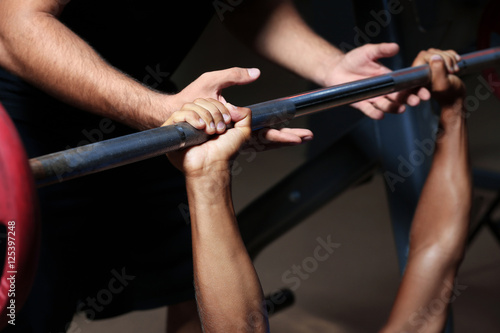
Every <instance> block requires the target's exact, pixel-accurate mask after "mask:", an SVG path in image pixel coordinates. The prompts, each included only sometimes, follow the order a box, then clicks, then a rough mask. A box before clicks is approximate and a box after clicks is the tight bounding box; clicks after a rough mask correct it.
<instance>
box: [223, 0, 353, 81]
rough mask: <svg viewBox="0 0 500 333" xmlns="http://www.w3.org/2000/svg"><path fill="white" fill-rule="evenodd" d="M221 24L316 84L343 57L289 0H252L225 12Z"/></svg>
mask: <svg viewBox="0 0 500 333" xmlns="http://www.w3.org/2000/svg"><path fill="white" fill-rule="evenodd" d="M224 23H226V25H227V26H228V27H229V29H230V30H231V31H232V32H233V33H235V34H236V35H237V36H238V37H239V38H240V39H242V40H243V41H245V42H247V43H248V44H249V45H250V46H251V47H253V48H254V49H255V50H256V51H257V52H259V53H260V54H262V55H263V56H265V57H266V58H268V59H270V60H271V61H273V62H275V63H277V64H279V65H281V66H283V67H285V68H287V69H289V70H291V71H292V72H294V73H296V74H298V75H300V76H302V77H304V78H306V79H308V80H311V81H313V82H315V83H317V84H319V85H323V86H324V85H326V84H327V81H326V79H327V78H326V74H327V73H329V72H330V71H331V70H332V68H333V67H335V64H337V63H338V61H339V60H340V58H341V57H343V53H342V52H341V51H340V50H339V49H337V48H336V47H334V46H333V45H331V44H330V43H329V42H327V41H326V40H325V39H323V38H322V37H320V36H319V35H317V34H316V33H315V32H314V31H313V30H312V29H311V28H310V27H309V26H308V25H307V24H306V23H305V22H304V20H303V19H302V18H301V16H300V14H299V13H298V11H297V9H296V8H295V6H294V4H293V2H292V1H289V0H272V1H266V0H258V1H252V2H250V3H249V4H248V5H247V6H245V7H244V8H241V9H240V8H239V7H238V8H236V9H235V10H234V12H233V13H231V14H228V15H227V19H225V20H224Z"/></svg>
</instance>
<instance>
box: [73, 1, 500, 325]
mask: <svg viewBox="0 0 500 333" xmlns="http://www.w3.org/2000/svg"><path fill="white" fill-rule="evenodd" d="M296 3H297V5H298V7H299V9H300V11H301V13H302V14H303V16H304V18H305V19H306V20H307V21H308V22H309V23H310V24H311V26H312V27H313V28H314V29H315V30H316V31H317V32H318V33H320V34H321V35H323V36H324V37H325V38H327V39H328V40H330V41H331V42H332V43H335V44H336V45H339V46H341V47H344V49H345V50H346V51H347V50H348V49H349V46H358V45H356V42H357V41H361V42H363V43H364V42H378V40H377V38H375V37H378V36H373V38H372V36H368V35H366V31H364V30H363V27H366V26H364V25H360V24H359V23H357V20H356V15H355V13H356V10H357V9H356V8H355V7H356V6H358V7H359V6H361V7H362V6H365V7H366V6H367V3H369V2H367V1H356V2H355V5H353V2H351V1H350V0H336V1H325V0H310V1H306V0H299V1H296ZM393 3H396V4H398V5H400V6H402V7H404V9H405V12H404V14H401V15H406V16H405V20H404V22H406V23H405V24H406V26H404V27H402V28H401V27H399V29H400V31H397V33H398V34H399V38H400V39H399V42H400V45H401V47H402V51H403V52H404V54H405V57H406V58H407V59H412V58H413V57H414V56H415V55H416V53H417V52H418V50H421V49H426V48H428V47H436V48H441V49H448V48H451V49H455V50H457V51H459V53H466V52H470V51H474V50H475V48H476V40H477V31H478V28H479V25H480V24H482V22H481V15H482V13H483V11H484V8H485V6H486V4H487V1H472V0H470V1H466V0H460V1H459V0H446V1H445V0H439V1H404V0H403V1H401V2H399V1H396V0H394V1H393ZM365 9H367V11H368V12H370V7H366V8H365ZM499 15H500V14H499ZM373 19H375V17H373ZM360 31H361V33H363V32H365V37H366V36H367V37H366V38H365V37H363V36H362V35H361V34H360ZM493 39H494V38H493ZM387 41H389V40H387ZM403 64H404V62H403ZM404 65H406V64H404ZM232 66H239V67H258V68H260V69H261V71H262V75H261V78H260V79H259V80H258V81H257V82H255V83H252V84H251V85H250V86H245V87H241V86H240V87H234V88H230V89H228V90H227V91H226V93H225V97H226V99H227V100H228V101H230V102H232V103H233V104H237V105H249V104H253V103H258V102H262V101H266V100H269V99H273V98H278V97H283V96H287V95H291V94H295V93H298V92H303V91H307V90H311V89H313V88H315V87H314V86H313V85H312V84H311V83H309V82H307V81H304V80H303V79H301V78H298V77H297V76H295V75H293V74H291V73H289V72H287V71H285V70H283V69H281V68H278V67H277V66H275V65H274V64H271V63H269V62H267V61H265V60H263V59H262V58H260V57H258V56H256V55H255V54H253V53H252V52H251V51H250V50H249V49H247V48H246V47H245V46H243V45H241V44H240V43H239V42H238V41H237V40H235V39H234V38H233V37H232V36H231V35H230V34H229V33H228V32H227V31H226V30H225V29H224V27H223V25H222V24H221V22H220V20H219V19H218V18H217V17H214V19H213V20H212V21H211V23H210V25H209V26H208V28H207V29H206V31H205V33H204V34H203V35H202V37H201V38H200V40H199V41H198V43H197V44H196V45H195V47H194V48H193V50H192V51H191V53H190V54H189V56H188V57H187V58H186V59H185V61H184V63H183V65H182V66H181V68H180V69H179V70H178V71H177V72H176V73H174V75H173V77H172V79H173V81H174V82H175V83H176V84H177V85H178V87H179V88H182V87H184V86H185V85H187V84H188V83H190V82H192V81H193V80H194V79H196V78H197V77H198V76H199V75H200V74H202V73H203V72H206V71H210V70H217V69H223V68H228V67H232ZM478 75H479V74H477V75H470V76H468V77H465V78H464V80H465V82H466V84H467V87H468V94H469V95H474V93H475V91H474V89H475V88H476V87H477V86H478V85H479V84H481V81H480V77H479V76H478ZM326 112H327V113H328V114H327V115H317V116H316V115H314V116H311V117H308V118H300V119H296V120H294V121H293V122H292V124H291V126H292V127H301V126H302V127H308V128H311V129H313V130H314V132H315V140H314V141H313V142H311V143H308V144H307V145H304V146H300V147H291V148H285V149H279V150H273V151H268V152H260V153H258V154H257V156H256V157H255V159H252V161H250V162H248V161H247V159H248V156H246V157H244V158H243V157H242V158H241V161H240V162H241V167H242V169H241V170H242V172H241V173H239V174H238V175H237V176H235V178H234V183H233V193H234V199H235V208H236V211H237V212H239V211H241V210H242V209H243V208H244V207H246V206H247V205H249V204H250V203H251V202H252V201H253V200H254V199H256V198H258V197H259V196H260V195H261V194H263V193H265V192H266V191H267V190H268V189H269V188H271V187H272V186H273V185H274V184H276V183H277V182H279V181H280V180H281V179H283V178H284V177H285V176H286V175H288V174H289V173H290V172H292V171H293V170H295V169H296V168H297V167H299V166H300V165H301V164H302V163H304V162H306V161H308V160H310V159H311V158H313V157H314V156H316V155H318V154H319V153H320V152H322V151H324V150H325V149H326V148H327V147H328V146H329V145H330V144H332V143H333V142H335V141H336V140H337V139H338V138H339V136H340V135H341V134H343V133H344V132H345V129H346V128H350V126H352V125H353V124H355V123H357V122H359V121H361V120H363V119H364V116H363V115H362V114H361V113H360V112H359V111H357V110H354V109H351V108H349V107H343V108H338V109H337V108H336V109H333V110H329V111H326ZM408 112H418V110H413V109H410V110H408ZM396 117H397V116H396ZM389 118H390V116H389ZM384 121H385V120H384ZM499 124H500V102H499V101H498V100H497V99H496V97H495V96H494V95H493V94H491V95H490V96H489V97H488V98H486V99H484V100H481V103H480V105H479V107H478V108H477V110H476V109H475V110H474V112H471V114H470V117H469V131H470V146H471V159H472V164H473V166H474V167H480V168H484V169H487V170H491V171H498V172H500V130H499V129H498V128H499ZM385 130H387V127H386V128H385ZM389 148H390V147H388V149H389ZM394 154H395V155H398V154H399V153H398V152H397V151H396V152H394ZM318 176H319V177H328V175H318ZM475 193H476V195H475V214H474V217H476V216H479V215H478V214H479V213H480V212H481V210H482V209H483V210H484V207H485V206H486V205H487V204H488V203H489V202H491V201H492V200H494V199H495V197H496V191H487V190H484V189H477V190H476V192H475ZM493 213H494V214H493V216H496V215H498V214H496V212H495V211H494V212H493ZM476 219H477V218H476ZM476 219H473V220H474V221H475V220H476ZM318 238H320V239H323V240H326V239H328V238H330V239H331V241H332V242H333V243H337V244H338V245H339V247H338V248H336V249H335V251H334V252H333V253H332V254H331V255H330V256H329V257H328V259H326V260H325V261H321V262H317V265H315V266H314V269H310V271H311V272H310V273H308V274H306V275H307V276H304V277H302V278H300V279H299V282H298V283H297V280H294V281H295V282H294V283H291V281H290V279H287V277H290V276H295V277H296V276H297V275H293V274H290V271H291V270H292V267H293V266H294V265H302V264H303V263H305V261H304V260H306V261H307V258H310V257H312V256H313V253H314V249H315V248H316V246H318V244H319V243H318ZM499 245H500V243H499V241H498V238H496V237H495V235H494V233H493V232H492V231H491V229H489V228H487V227H483V228H481V229H479V231H478V233H477V235H476V236H475V237H474V239H473V241H472V242H471V243H470V246H469V248H468V251H467V254H466V258H465V261H464V263H463V265H462V267H461V269H460V272H459V275H458V286H457V288H456V290H458V291H457V292H456V296H457V297H456V298H455V299H454V300H453V303H452V308H453V321H454V324H455V332H458V333H465V332H473V331H474V332H482V333H490V332H491V333H493V332H499V331H500V283H499V281H500V246H499ZM255 266H256V268H257V271H258V273H259V276H260V278H261V282H262V286H263V288H264V291H265V293H266V294H269V293H272V292H274V291H276V290H278V289H280V288H284V287H288V288H291V287H292V286H293V287H294V289H295V291H294V293H295V303H294V304H293V305H292V306H290V307H288V308H286V309H284V310H282V311H280V312H278V313H277V314H275V315H273V316H272V317H271V318H270V322H271V329H272V331H273V332H297V333H299V332H300V333H306V332H339V333H341V332H353V333H354V332H374V331H376V330H377V329H378V328H380V327H381V326H382V325H383V323H384V321H385V319H386V318H387V316H388V314H389V311H390V308H391V305H392V302H393V300H394V297H395V294H396V291H397V288H398V283H399V281H400V273H399V266H398V256H397V247H396V244H395V240H394V237H393V225H392V223H391V207H390V204H389V202H388V196H387V188H386V184H385V180H384V178H383V174H382V171H380V170H379V171H377V172H375V174H373V175H372V177H370V178H369V179H367V180H366V181H365V182H363V183H361V184H357V185H356V186H352V187H351V188H350V189H349V190H347V191H345V192H343V193H342V194H340V195H338V196H337V197H335V198H332V200H329V201H328V202H327V203H326V204H324V205H322V206H321V207H320V208H319V209H317V210H316V211H314V212H311V214H310V215H309V216H307V217H306V218H305V219H303V220H302V221H301V223H299V224H298V225H297V226H295V227H293V228H292V229H291V230H289V231H288V232H285V233H284V234H283V235H282V236H281V237H279V238H278V239H277V240H275V241H274V242H272V243H271V244H270V245H269V246H267V247H266V248H264V250H263V251H262V252H261V253H260V254H259V255H258V256H257V258H256V259H255ZM165 322H166V311H165V308H161V309H156V310H151V311H141V312H134V313H131V314H128V315H125V316H121V317H117V318H113V319H110V320H103V321H97V322H88V321H86V320H85V318H84V317H83V315H76V316H75V319H74V322H73V323H72V326H71V328H70V330H69V332H82V333H83V332H96V333H98V332H99V333H100V332H108V333H109V332H123V333H125V332H164V331H165Z"/></svg>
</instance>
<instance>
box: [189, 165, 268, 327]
mask: <svg viewBox="0 0 500 333" xmlns="http://www.w3.org/2000/svg"><path fill="white" fill-rule="evenodd" d="M229 179H230V174H229V171H226V172H223V173H211V174H209V175H207V176H205V177H194V178H193V177H187V178H186V180H187V190H188V198H189V206H190V212H191V225H192V233H193V260H194V272H195V284H196V289H197V301H198V307H199V311H200V316H201V319H202V324H203V326H204V330H205V332H266V331H267V329H268V325H267V319H266V318H267V316H266V312H265V308H264V300H263V295H262V290H261V286H260V283H259V280H258V277H257V274H256V272H255V269H254V267H253V264H252V262H251V260H250V258H249V256H248V254H247V252H246V249H245V246H244V244H243V241H242V240H241V237H240V234H239V230H238V226H237V223H236V219H235V215H234V211H233V206H232V200H231V193H230V187H229Z"/></svg>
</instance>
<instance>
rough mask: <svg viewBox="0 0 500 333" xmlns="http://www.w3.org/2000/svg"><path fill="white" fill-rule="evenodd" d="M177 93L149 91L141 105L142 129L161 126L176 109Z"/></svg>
mask: <svg viewBox="0 0 500 333" xmlns="http://www.w3.org/2000/svg"><path fill="white" fill-rule="evenodd" d="M174 96H175V95H167V94H163V93H159V92H156V91H148V93H147V94H146V98H145V101H144V102H143V103H141V105H140V107H139V109H138V110H139V111H138V112H139V113H140V117H141V118H142V121H141V126H142V128H141V129H151V128H156V127H160V126H162V125H163V123H164V122H165V121H166V120H167V119H168V118H169V117H170V115H171V114H172V113H173V112H174V111H175V100H174Z"/></svg>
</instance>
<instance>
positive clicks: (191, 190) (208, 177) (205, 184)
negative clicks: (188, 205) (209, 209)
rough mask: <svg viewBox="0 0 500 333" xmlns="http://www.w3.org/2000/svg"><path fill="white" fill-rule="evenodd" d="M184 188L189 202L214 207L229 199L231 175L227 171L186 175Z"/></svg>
mask: <svg viewBox="0 0 500 333" xmlns="http://www.w3.org/2000/svg"><path fill="white" fill-rule="evenodd" d="M186 188H187V192H188V196H189V197H190V200H192V201H193V202H197V203H199V204H203V203H204V204H208V205H214V204H217V203H218V202H219V201H221V200H224V198H225V197H226V196H228V197H230V189H231V173H230V171H229V169H228V170H226V171H219V172H213V173H203V174H194V175H193V174H188V175H186Z"/></svg>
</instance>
